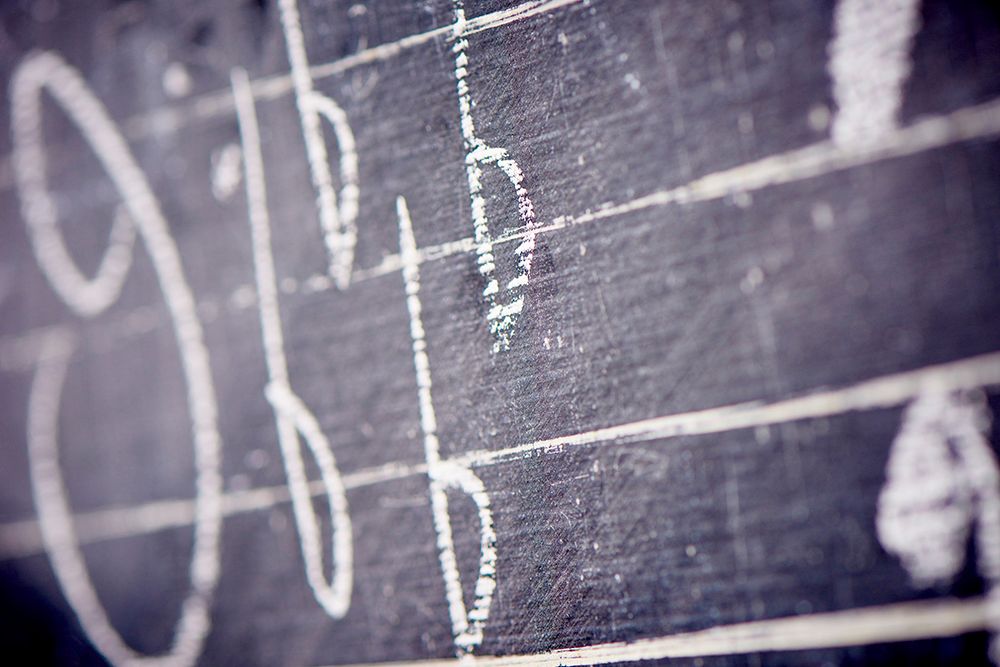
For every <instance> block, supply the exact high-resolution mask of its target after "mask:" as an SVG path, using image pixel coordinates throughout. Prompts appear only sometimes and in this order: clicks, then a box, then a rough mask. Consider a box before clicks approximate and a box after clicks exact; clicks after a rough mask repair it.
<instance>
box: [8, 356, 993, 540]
mask: <svg viewBox="0 0 1000 667" xmlns="http://www.w3.org/2000/svg"><path fill="white" fill-rule="evenodd" d="M997 386H1000V352H994V353H991V354H986V355H981V356H976V357H970V358H967V359H962V360H959V361H952V362H947V363H943V364H938V365H934V366H928V367H925V368H921V369H917V370H912V371H904V372H901V373H893V374H890V375H884V376H881V377H877V378H873V379H871V380H866V381H864V382H860V383H857V384H854V385H849V386H847V387H842V388H840V389H827V390H818V391H815V392H811V393H806V394H803V395H801V396H798V397H795V398H789V399H785V400H780V401H775V402H773V403H743V404H736V405H729V406H721V407H716V408H708V409H705V410H697V411H693V412H685V413H679V414H673V415H665V416H662V417H655V418H652V419H644V420H640V421H636V422H630V423H627V424H620V425H618V426H611V427H608V428H602V429H596V430H592V431H585V432H582V433H575V434H571V435H566V436H560V437H556V438H549V439H547V440H539V441H536V442H532V443H525V444H522V445H516V446H513V447H508V448H504V449H499V450H492V451H485V450H481V451H476V452H471V453H467V454H461V455H458V456H457V457H454V458H453V459H446V461H451V462H454V463H457V464H460V465H465V466H469V465H471V466H475V467H483V466H491V465H496V464H499V463H503V462H506V461H511V460H516V459H520V458H525V457H532V456H539V455H547V454H551V453H561V452H562V451H564V450H565V449H566V448H567V447H580V446H594V445H604V444H625V443H638V442H648V441H651V440H663V439H669V438H674V437H680V436H687V435H708V434H712V433H723V432H727V431H735V430H740V429H749V428H754V427H757V426H769V425H776V424H782V423H788V422H792V421H799V420H805V419H816V418H823V417H832V416H836V415H838V414H846V413H850V412H858V411H865V410H876V409H886V408H894V407H898V406H900V405H904V404H906V403H908V402H909V401H912V400H913V399H915V398H917V397H918V396H920V395H921V394H923V393H925V392H928V391H931V392H949V391H961V390H974V389H978V388H982V387H997ZM427 472H428V467H427V466H426V465H412V464H406V463H396V464H387V465H384V466H380V467H377V468H370V469H365V470H361V471H358V472H355V473H353V474H350V473H349V474H345V475H344V477H343V479H344V485H345V487H346V488H357V487H362V486H367V485H370V484H381V483H385V482H390V481H392V480H397V479H402V478H405V477H410V476H413V475H422V474H427ZM317 484H318V483H317V482H313V483H312V486H311V492H312V493H313V494H316V493H318V492H319V487H318V486H316V485H317ZM272 491H273V490H272ZM269 493H271V491H268V492H266V494H269ZM266 494H265V496H262V497H273V498H274V502H273V503H271V504H269V505H267V506H268V507H270V506H272V505H274V504H278V503H283V502H286V497H282V496H280V495H274V496H268V495H266ZM224 498H225V503H227V506H228V507H231V508H232V509H231V512H230V513H238V512H241V511H251V510H255V509H260V508H261V507H260V506H258V505H252V506H251V507H248V508H247V509H246V510H243V509H240V508H242V507H244V500H242V499H244V498H245V496H244V495H243V494H242V493H240V494H233V493H230V494H227V495H226V496H225V497H224ZM165 502H166V503H168V504H166V505H164V504H162V503H153V504H151V505H149V506H140V507H139V508H136V510H135V513H136V515H137V516H139V515H146V516H151V515H153V514H155V513H156V512H157V511H158V509H159V508H162V509H163V510H164V512H166V513H167V514H169V513H170V512H173V511H174V509H172V508H174V507H175V505H172V504H170V503H173V502H185V501H165ZM230 503H231V505H230ZM109 511H112V512H114V514H113V516H114V517H115V522H119V523H121V522H126V521H131V519H126V518H124V517H126V516H128V514H129V512H131V511H132V509H131V508H120V509H115V510H109ZM88 517H89V518H88ZM100 517H101V515H100V513H90V514H88V515H84V516H83V517H82V518H83V520H84V523H85V524H87V525H88V526H94V527H95V528H94V530H95V531H96V526H97V524H99V523H103V520H102V519H101V518H100ZM109 523H114V522H111V521H109ZM136 523H137V524H138V526H139V528H140V530H138V531H137V532H136V533H128V535H132V534H141V532H144V530H142V527H143V526H145V525H147V524H146V523H144V522H143V521H142V520H138V519H137V520H136ZM33 525H34V522H32V521H23V522H17V523H13V524H7V525H4V526H0V550H2V553H0V557H7V558H10V557H13V556H15V555H26V554H30V553H34V552H35V551H36V550H37V548H38V544H37V542H34V541H32V538H31V534H32V526H33ZM171 525H174V524H171ZM177 525H179V524H177ZM155 526H156V523H155V521H154V522H153V526H152V528H151V529H153V530H155V529H158V528H156V527H155ZM107 530H110V531H116V532H115V534H114V536H115V537H124V536H125V534H119V533H118V532H117V530H118V527H117V526H111V525H108V526H107ZM99 539H104V538H103V537H101V536H100V535H99V534H95V535H94V540H95V541H96V540H99Z"/></svg>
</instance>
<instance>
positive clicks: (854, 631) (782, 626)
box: [331, 598, 988, 667]
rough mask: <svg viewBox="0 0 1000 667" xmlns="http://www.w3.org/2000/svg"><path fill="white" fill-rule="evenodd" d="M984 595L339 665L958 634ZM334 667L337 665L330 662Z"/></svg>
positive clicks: (722, 650)
mask: <svg viewBox="0 0 1000 667" xmlns="http://www.w3.org/2000/svg"><path fill="white" fill-rule="evenodd" d="M986 607H987V603H986V601H985V600H984V599H983V598H970V599H964V600H959V599H955V598H946V599H943V600H934V601H927V602H899V603H895V604H887V605H881V606H876V607H857V608H854V609H848V610H843V611H833V612H826V613H819V614H808V615H802V616H789V617H784V618H774V619H768V620H764V621H750V622H747V623H733V624H729V625H719V626H716V627H714V628H708V629H707V630H696V631H694V632H683V633H678V634H673V635H665V636H662V637H654V638H650V639H638V640H636V641H634V642H628V643H626V642H617V643H609V644H595V645H592V646H580V647H577V648H566V649H557V650H554V651H547V652H544V653H535V654H527V655H508V656H476V657H475V658H474V659H472V660H469V659H468V658H466V659H465V660H463V659H446V660H413V661H399V662H382V663H377V662H372V663H359V664H357V665H338V666H337V667H456V666H460V665H465V664H469V665H476V666H478V667H522V666H523V667H529V666H530V667H584V666H585V665H601V664H606V663H619V662H638V661H641V660H663V659H668V658H699V657H709V656H722V655H741V654H747V653H763V652H771V651H806V650H810V649H825V648H843V647H849V646H864V645H866V644H883V643H890V642H903V641H912V640H918V639H936V638H941V637H953V636H957V635H962V634H966V633H970V632H978V631H981V630H984V629H986V628H987V624H988V613H987V609H986ZM331 667H333V666H331Z"/></svg>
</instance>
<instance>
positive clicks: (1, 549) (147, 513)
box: [0, 463, 427, 560]
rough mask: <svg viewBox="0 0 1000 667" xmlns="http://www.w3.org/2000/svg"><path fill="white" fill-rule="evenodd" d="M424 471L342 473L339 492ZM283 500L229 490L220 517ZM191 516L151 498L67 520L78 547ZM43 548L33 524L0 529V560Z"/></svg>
mask: <svg viewBox="0 0 1000 667" xmlns="http://www.w3.org/2000/svg"><path fill="white" fill-rule="evenodd" d="M426 472H427V465H426V464H423V463H420V464H414V465H409V464H405V463H388V464H385V465H381V466H376V467H373V468H367V469H364V470H359V471H357V472H354V473H350V474H345V475H344V476H343V482H344V487H345V488H347V489H356V488H360V487H364V486H371V485H373V484H379V483H381V482H386V481H390V480H397V479H403V478H405V477H409V476H412V475H420V474H424V473H426ZM309 491H310V493H311V494H312V495H313V497H319V496H322V495H323V494H325V493H326V487H324V486H323V482H322V480H316V481H313V482H310V484H309ZM288 502H291V493H290V491H289V489H288V486H287V485H285V484H280V485H277V486H266V487H260V488H256V489H248V490H245V491H229V492H227V493H225V494H224V495H223V497H222V515H223V517H230V516H234V515H237V514H245V513H248V512H254V511H257V510H264V509H271V508H274V507H276V506H278V505H282V504H284V503H288ZM194 518H195V502H194V501H193V500H157V501H152V502H148V503H143V504H141V505H135V506H132V507H115V508H110V509H103V510H93V511H90V512H81V513H80V514H77V515H76V516H74V517H73V522H74V526H75V528H76V533H77V538H78V540H79V542H80V544H92V543H95V542H103V541H107V540H113V539H119V538H125V537H136V536H139V535H147V534H150V533H156V532H159V531H162V530H168V529H171V528H185V527H189V526H192V525H194ZM44 550H45V546H44V543H43V542H42V534H41V531H40V530H39V527H38V522H37V521H36V520H34V519H28V520H25V521H16V522H12V523H8V524H5V525H2V526H0V560H2V559H11V558H22V557H25V556H32V555H35V554H39V553H42V552H43V551H44Z"/></svg>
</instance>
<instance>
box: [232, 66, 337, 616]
mask: <svg viewBox="0 0 1000 667" xmlns="http://www.w3.org/2000/svg"><path fill="white" fill-rule="evenodd" d="M231 78H232V86H233V98H234V100H235V106H236V119H237V122H238V124H239V128H240V139H241V141H242V143H243V167H244V172H245V176H246V177H245V178H244V182H245V183H246V194H247V209H248V212H249V218H250V238H251V245H252V249H253V263H254V277H255V280H256V285H257V305H258V308H259V312H260V328H261V335H262V338H263V345H264V361H265V364H266V366H267V375H268V378H269V380H268V385H267V390H266V396H267V399H268V401H269V402H270V403H271V407H272V409H273V410H274V417H275V423H276V426H277V430H278V445H279V446H280V448H281V458H282V460H283V461H284V465H285V475H286V476H287V478H288V488H289V492H290V493H291V496H292V511H293V513H294V515H295V525H296V527H297V529H298V532H299V541H300V542H301V545H302V559H303V560H304V561H305V569H306V580H307V581H308V583H309V587H310V588H311V589H312V592H313V595H314V596H315V597H316V600H317V601H318V602H319V603H320V605H321V606H322V607H323V609H324V610H325V611H326V613H327V614H329V615H330V616H332V617H333V618H342V617H343V616H344V615H345V614H346V613H347V611H348V609H349V608H350V606H351V589H352V587H353V577H354V574H353V572H354V565H353V560H354V543H353V536H352V531H351V517H350V513H349V511H348V505H347V493H346V490H345V488H344V482H343V479H342V478H341V476H340V471H339V469H338V468H337V462H336V459H335V458H334V455H333V449H332V448H331V447H330V443H329V441H328V440H327V438H326V436H325V435H324V434H323V431H322V429H321V428H320V426H319V423H318V422H317V421H316V417H315V416H314V415H313V413H312V412H311V411H310V410H309V408H308V407H307V406H306V405H305V403H303V402H302V399H300V398H299V397H298V396H297V395H296V394H295V392H294V391H293V390H292V386H291V380H290V379H289V376H288V361H287V359H286V358H285V342H284V336H283V334H282V330H281V313H280V310H279V308H278V281H277V276H276V274H275V270H274V257H273V255H272V251H271V221H270V216H269V214H268V209H267V187H266V183H265V180H264V159H263V156H262V155H261V147H260V128H259V127H258V124H257V112H256V108H255V107H254V101H253V91H252V90H251V88H250V80H249V78H248V76H247V73H246V71H244V70H242V69H236V70H233V72H232V77H231ZM328 112H329V113H335V112H334V111H332V110H329V109H326V110H323V113H328ZM299 435H301V436H302V440H303V441H304V442H305V444H306V446H307V447H308V448H309V451H310V452H311V453H312V455H313V459H314V460H315V461H316V465H317V466H318V467H319V470H320V478H321V480H322V482H323V488H324V490H325V491H326V495H327V499H328V500H329V507H330V523H331V528H332V530H333V552H332V553H333V562H334V564H335V568H334V574H333V577H332V580H331V581H330V582H327V580H326V577H325V576H324V574H323V543H322V539H321V536H322V533H321V531H320V526H319V521H318V519H317V517H316V511H315V510H314V509H313V504H312V503H313V499H312V495H313V494H312V493H311V491H310V489H309V480H308V478H307V477H306V472H305V464H304V463H303V460H302V454H301V448H300V445H299Z"/></svg>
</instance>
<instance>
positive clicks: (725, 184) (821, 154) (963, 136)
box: [0, 99, 1000, 371]
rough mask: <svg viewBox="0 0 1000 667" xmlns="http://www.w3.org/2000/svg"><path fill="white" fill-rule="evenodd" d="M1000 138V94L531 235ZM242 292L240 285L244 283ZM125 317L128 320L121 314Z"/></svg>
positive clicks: (3, 345)
mask: <svg viewBox="0 0 1000 667" xmlns="http://www.w3.org/2000/svg"><path fill="white" fill-rule="evenodd" d="M998 135H1000V99H994V100H990V101H989V102H985V103H983V104H979V105H975V106H971V107H966V108H964V109H959V110H957V111H954V112H951V113H948V114H944V115H941V116H931V117H928V118H923V119H921V120H918V121H916V122H914V123H913V124H912V125H909V126H906V127H903V128H900V129H897V130H895V131H893V132H890V133H887V134H886V135H884V136H883V137H882V138H881V139H880V140H879V141H877V142H869V143H866V144H862V145H852V146H848V147H841V146H838V145H836V144H834V143H833V142H832V141H822V142H818V143H815V144H810V145H809V146H806V147H804V148H799V149H794V150H791V151H787V152H784V153H778V154H776V155H771V156H768V157H766V158H762V159H760V160H755V161H752V162H748V163H745V164H741V165H737V166H735V167H731V168H728V169H724V170H721V171H717V172H714V173H711V174H707V175H704V176H701V177H699V178H696V179H694V180H692V181H689V182H687V183H684V184H682V185H678V186H675V187H671V188H666V189H663V190H657V191H655V192H652V193H650V194H647V195H643V196H640V197H637V198H635V199H632V200H629V201H627V202H622V203H618V204H616V203H610V202H609V203H607V204H604V205H601V206H598V207H596V209H594V210H590V211H585V212H584V213H581V214H577V215H564V216H561V217H558V218H556V219H555V220H554V221H553V222H552V223H550V224H548V225H544V226H538V227H537V228H535V229H534V230H531V231H530V234H534V235H537V234H549V233H553V232H557V231H560V230H562V229H566V228H567V227H571V226H574V225H584V224H590V223H594V222H599V221H602V220H610V219H613V218H619V217H622V216H626V215H628V214H631V213H635V212H639V211H644V210H647V209H652V208H659V207H662V206H677V205H691V204H696V203H700V202H707V201H716V200H719V199H724V198H726V197H730V196H733V195H734V194H736V193H739V192H756V191H758V190H762V189H765V188H768V187H774V186H780V185H786V184H789V183H795V182H799V181H804V180H809V179H812V178H817V177H820V176H824V175H827V174H831V173H835V172H838V171H844V170H847V169H852V168H855V167H861V166H865V165H870V164H875V163H878V162H881V161H885V160H891V159H895V158H901V157H907V156H910V155H916V154H919V153H922V152H926V151H929V150H933V149H936V148H942V147H944V146H948V145H952V144H956V143H962V142H967V141H976V140H980V139H989V138H992V137H996V136H998ZM528 235H529V233H528V232H525V230H516V231H513V232H511V233H508V234H505V235H501V236H498V237H496V238H495V239H494V240H493V245H494V246H497V245H502V244H506V243H515V242H519V241H521V240H523V239H524V238H525V237H526V236H528ZM475 250H476V242H475V239H474V238H472V237H466V238H461V239H457V240H455V241H450V242H447V243H442V244H439V245H435V246H428V247H426V248H422V249H420V250H419V251H418V254H419V257H420V263H421V264H422V263H424V262H431V261H438V260H441V259H445V258H448V257H453V256H455V255H460V254H468V253H471V252H475ZM401 268H402V262H401V261H400V257H399V255H398V254H389V255H386V256H385V257H383V259H382V260H381V261H380V262H379V263H378V264H377V265H375V266H373V267H370V268H367V269H358V270H356V271H355V272H354V275H353V277H352V279H351V281H352V284H354V283H358V282H361V281H363V280H370V279H375V278H381V277H383V276H387V275H391V274H393V273H395V272H396V271H399V270H400V269H401ZM332 288H333V283H332V282H331V280H330V279H329V277H327V276H313V277H312V278H309V279H307V280H305V281H303V282H302V285H301V286H300V292H303V293H315V292H322V291H325V290H327V289H332ZM240 289H242V288H240ZM123 320H124V318H123ZM36 332H37V333H41V332H42V330H41V329H35V330H31V331H27V332H23V333H21V334H15V335H10V336H6V337H4V338H0V370H9V371H17V370H28V369H30V368H31V366H32V364H33V363H34V356H33V354H34V353H35V352H36V350H37V344H36Z"/></svg>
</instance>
